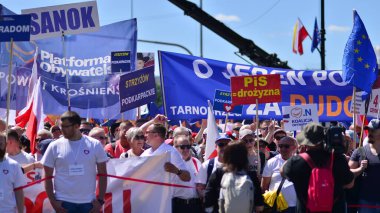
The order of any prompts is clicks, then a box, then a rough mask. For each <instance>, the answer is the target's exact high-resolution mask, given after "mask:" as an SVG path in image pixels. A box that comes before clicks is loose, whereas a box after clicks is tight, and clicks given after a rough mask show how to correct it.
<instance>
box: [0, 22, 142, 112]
mask: <svg viewBox="0 0 380 213" xmlns="http://www.w3.org/2000/svg"><path fill="white" fill-rule="evenodd" d="M136 41H137V26H136V19H132V20H127V21H121V22H117V23H114V24H109V25H106V26H103V27H101V28H100V30H99V31H97V32H94V33H86V34H79V35H69V36H66V37H65V41H64V42H63V41H62V38H49V39H42V40H37V41H34V42H17V43H15V46H14V55H13V73H12V92H11V97H12V99H11V100H12V103H11V106H12V109H17V110H20V109H22V108H23V107H24V106H25V105H26V97H27V89H28V82H29V77H30V74H31V68H32V65H33V62H34V60H33V56H34V53H35V50H36V49H38V57H37V67H38V75H40V76H42V86H43V102H44V111H45V113H47V114H61V113H63V112H64V111H66V110H67V93H68V94H69V95H70V101H71V107H72V110H74V111H77V112H78V113H79V114H80V115H81V116H83V117H93V118H100V119H103V118H113V117H115V115H117V114H119V112H120V106H119V90H118V82H119V76H118V74H117V75H115V74H113V73H112V72H111V63H110V62H111V56H110V55H111V52H112V51H115V50H125V51H130V52H131V59H130V60H131V69H132V70H134V69H135V64H136ZM9 50H10V49H9V43H2V44H1V46H0V88H1V91H0V93H1V96H0V108H4V107H5V106H6V94H7V89H6V85H7V79H6V73H7V72H8V63H9V52H10V51H9ZM63 53H65V55H64V54H63ZM66 75H68V83H69V86H68V89H67V86H66Z"/></svg>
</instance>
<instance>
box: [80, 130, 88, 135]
mask: <svg viewBox="0 0 380 213" xmlns="http://www.w3.org/2000/svg"><path fill="white" fill-rule="evenodd" d="M79 131H80V132H81V133H83V134H88V133H90V130H89V129H80V130H79Z"/></svg>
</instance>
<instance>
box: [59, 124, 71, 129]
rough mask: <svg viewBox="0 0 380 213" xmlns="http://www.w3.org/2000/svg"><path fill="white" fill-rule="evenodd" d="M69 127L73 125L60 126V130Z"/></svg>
mask: <svg viewBox="0 0 380 213" xmlns="http://www.w3.org/2000/svg"><path fill="white" fill-rule="evenodd" d="M71 126H74V124H67V125H61V129H63V128H69V127H71Z"/></svg>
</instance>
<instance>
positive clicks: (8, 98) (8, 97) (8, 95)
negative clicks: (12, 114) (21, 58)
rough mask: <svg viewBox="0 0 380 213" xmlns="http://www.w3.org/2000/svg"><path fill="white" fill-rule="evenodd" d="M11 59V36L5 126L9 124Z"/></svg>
mask: <svg viewBox="0 0 380 213" xmlns="http://www.w3.org/2000/svg"><path fill="white" fill-rule="evenodd" d="M12 60H13V37H12V38H11V47H10V51H9V67H8V93H7V126H6V127H7V128H8V125H9V111H10V108H11V82H12V78H11V77H12Z"/></svg>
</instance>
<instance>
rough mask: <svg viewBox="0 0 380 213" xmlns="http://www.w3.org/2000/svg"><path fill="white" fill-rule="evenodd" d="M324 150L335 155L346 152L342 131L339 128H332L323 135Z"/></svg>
mask: <svg viewBox="0 0 380 213" xmlns="http://www.w3.org/2000/svg"><path fill="white" fill-rule="evenodd" d="M325 142H326V149H327V150H328V151H330V152H331V151H332V150H333V149H334V152H335V153H338V154H343V153H345V151H346V140H345V138H344V129H343V128H342V127H339V126H332V127H330V128H328V129H327V130H326V133H325Z"/></svg>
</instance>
